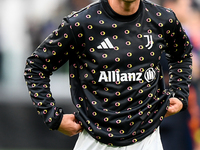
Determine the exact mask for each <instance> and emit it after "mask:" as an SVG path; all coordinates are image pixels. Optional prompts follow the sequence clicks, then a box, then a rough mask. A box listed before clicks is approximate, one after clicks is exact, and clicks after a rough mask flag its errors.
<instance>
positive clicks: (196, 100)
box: [0, 0, 200, 150]
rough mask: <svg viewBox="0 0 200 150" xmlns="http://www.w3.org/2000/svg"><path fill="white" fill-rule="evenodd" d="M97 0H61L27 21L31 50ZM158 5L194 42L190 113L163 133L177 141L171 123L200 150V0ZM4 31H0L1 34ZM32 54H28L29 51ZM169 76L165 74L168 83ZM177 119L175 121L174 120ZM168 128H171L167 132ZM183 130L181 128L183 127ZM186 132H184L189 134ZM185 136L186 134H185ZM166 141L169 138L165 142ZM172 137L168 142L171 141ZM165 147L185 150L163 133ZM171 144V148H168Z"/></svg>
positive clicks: (160, 0) (171, 0) (161, 1)
mask: <svg viewBox="0 0 200 150" xmlns="http://www.w3.org/2000/svg"><path fill="white" fill-rule="evenodd" d="M94 1H95V0H62V2H60V5H59V6H57V8H56V10H55V11H54V12H53V13H51V15H50V17H48V18H45V19H42V18H39V17H38V20H37V21H36V20H35V19H32V18H28V17H27V19H26V23H27V25H28V28H27V31H28V34H29V36H30V41H31V42H30V44H31V46H30V49H29V51H30V53H31V52H32V51H33V50H34V49H35V48H36V47H37V46H38V45H39V44H40V43H41V42H42V41H43V40H44V39H45V38H46V36H48V35H49V34H50V33H51V32H52V31H53V30H54V29H56V28H57V27H58V25H59V24H60V22H61V20H62V18H63V17H64V16H66V15H68V14H70V13H71V12H72V11H77V10H79V9H81V8H82V7H85V6H86V5H88V4H89V3H91V2H94ZM151 1H152V2H155V3H157V4H159V5H162V6H164V7H167V8H171V9H172V10H173V11H174V12H175V13H176V15H177V17H178V19H179V20H180V22H181V23H182V25H183V28H184V29H185V31H186V33H187V34H188V36H189V37H190V40H191V42H192V44H193V47H194V48H193V82H192V85H191V87H190V96H189V107H188V112H186V113H180V114H181V115H179V116H178V117H180V118H181V117H182V118H183V119H182V120H180V122H178V123H177V124H176V123H175V121H177V118H176V117H174V118H173V117H172V118H171V119H168V120H167V121H166V122H163V128H162V129H163V132H162V130H161V132H162V133H163V134H164V133H167V132H171V134H170V135H171V136H172V137H167V136H166V137H167V138H171V139H170V140H171V141H172V143H171V145H173V144H178V143H177V141H178V139H174V137H173V135H174V134H177V132H173V130H171V131H170V127H168V126H176V125H178V126H179V127H178V130H179V129H180V131H181V132H182V133H183V132H184V133H186V134H187V140H186V143H184V142H183V143H179V144H181V145H184V144H187V145H189V146H188V147H187V149H185V150H200V69H199V68H200V0H151ZM0 34H1V33H0ZM1 38H2V37H1V35H0V80H1V79H2V61H1V60H2V53H1V44H2V43H1ZM30 53H29V54H30ZM162 62H163V66H164V69H165V71H166V74H167V71H168V70H167V67H166V60H165V59H164V58H163V60H162ZM59 71H60V72H61V73H62V72H63V73H64V72H66V71H67V70H66V69H62V68H61V69H60V70H59ZM167 80H168V76H166V83H167ZM174 119H176V120H174ZM183 125H186V127H184V128H181V127H180V126H183ZM165 129H169V130H168V131H167V132H165ZM181 129H182V130H181ZM186 134H185V135H186ZM182 135H184V134H182ZM165 140H166V141H165ZM170 140H169V141H170ZM163 141H164V143H166V144H164V146H166V150H184V149H179V148H178V147H177V148H176V149H170V143H169V142H167V139H166V138H165V136H163ZM168 147H169V148H168Z"/></svg>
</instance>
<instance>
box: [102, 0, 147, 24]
mask: <svg viewBox="0 0 200 150" xmlns="http://www.w3.org/2000/svg"><path fill="white" fill-rule="evenodd" d="M101 2H102V5H103V8H104V10H105V11H106V12H107V14H108V15H109V16H111V17H112V18H113V19H115V20H117V21H122V22H129V21H132V20H134V19H136V18H137V17H138V16H139V15H140V13H141V12H142V8H143V5H142V1H140V5H139V8H138V10H137V12H136V13H134V14H133V15H129V16H123V15H120V14H118V13H116V12H115V11H114V10H113V9H112V8H111V6H110V4H109V3H108V0H101Z"/></svg>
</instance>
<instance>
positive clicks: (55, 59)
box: [24, 18, 76, 130]
mask: <svg viewBox="0 0 200 150" xmlns="http://www.w3.org/2000/svg"><path fill="white" fill-rule="evenodd" d="M71 30H72V29H71V26H70V24H69V21H68V20H67V18H64V19H63V21H62V23H61V24H60V26H59V27H58V29H56V30H55V31H53V32H52V33H51V34H50V35H49V36H48V37H47V38H46V39H45V40H44V41H43V42H42V43H41V45H40V46H39V47H38V48H37V49H36V50H35V51H34V52H33V53H32V55H31V56H30V57H28V58H27V62H26V66H25V73H24V77H25V81H26V84H27V86H28V89H29V94H30V96H31V99H32V101H33V105H34V106H35V107H36V109H37V112H38V114H39V115H40V116H41V117H42V118H43V121H44V122H45V124H46V125H47V126H48V127H49V129H50V130H56V129H58V127H59V125H60V123H61V120H62V116H63V109H62V108H58V107H56V104H55V100H54V98H53V97H52V93H51V91H50V75H52V72H53V71H56V70H57V69H58V68H59V67H61V66H62V65H63V64H64V63H65V62H67V61H68V60H69V58H70V59H73V58H72V56H73V51H74V49H75V45H76V44H75V40H74V37H73V33H72V31H71Z"/></svg>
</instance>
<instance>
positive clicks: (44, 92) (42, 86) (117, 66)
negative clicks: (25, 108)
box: [25, 1, 192, 146]
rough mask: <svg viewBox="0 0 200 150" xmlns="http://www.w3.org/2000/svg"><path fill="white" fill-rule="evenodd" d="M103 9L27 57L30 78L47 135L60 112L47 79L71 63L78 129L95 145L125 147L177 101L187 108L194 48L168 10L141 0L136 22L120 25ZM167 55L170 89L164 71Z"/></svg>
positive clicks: (83, 14) (88, 12)
mask: <svg viewBox="0 0 200 150" xmlns="http://www.w3.org/2000/svg"><path fill="white" fill-rule="evenodd" d="M100 3H101V2H97V3H95V4H92V5H90V6H88V7H86V8H85V9H83V10H82V11H79V12H76V13H74V14H71V15H70V16H68V17H67V18H64V20H63V22H62V24H61V25H60V26H59V28H58V29H57V30H55V31H54V32H53V33H52V34H51V35H50V36H49V37H48V38H47V39H46V40H45V41H44V42H43V43H42V44H41V45H40V46H39V47H38V48H37V50H36V51H35V52H34V53H33V54H32V55H31V56H30V57H29V58H28V59H27V64H26V69H25V79H26V82H27V85H28V88H29V91H30V92H29V93H30V96H31V98H32V100H33V104H34V105H35V107H37V111H38V114H39V115H41V116H42V117H43V119H44V122H45V123H46V124H47V125H48V127H49V128H50V129H57V128H58V126H59V124H60V121H61V118H62V114H63V112H62V109H61V108H57V107H56V104H55V100H54V99H53V97H52V93H51V92H50V85H49V76H50V75H51V74H52V72H53V71H56V70H57V69H58V68H60V67H61V66H62V64H64V63H65V62H66V61H68V60H69V62H70V63H69V64H70V73H69V77H70V83H71V85H70V88H71V92H72V100H73V102H74V104H75V107H76V108H77V109H78V112H76V113H75V116H76V118H77V119H78V121H79V123H80V124H81V125H82V126H83V127H84V128H85V129H86V130H87V131H88V132H89V133H90V135H92V136H93V137H94V138H95V139H96V140H98V141H100V142H103V143H106V144H108V145H111V146H124V145H129V144H132V143H136V142H138V141H140V140H142V139H144V138H145V137H146V136H148V135H149V134H151V133H152V132H154V131H155V130H156V129H157V127H158V126H159V125H160V123H161V122H162V120H163V118H164V115H165V113H166V111H167V109H168V105H169V104H168V103H169V101H168V100H169V98H170V97H171V96H172V95H174V94H175V96H176V97H178V98H179V99H180V100H181V101H182V102H183V104H184V109H185V108H186V107H187V97H188V85H189V84H190V82H191V78H192V76H191V68H192V67H191V57H192V55H191V45H190V41H189V39H188V37H187V35H186V34H185V32H184V30H183V29H182V27H181V24H180V22H179V21H178V20H177V18H176V17H175V15H174V14H173V12H172V11H171V10H169V9H165V8H162V7H160V6H157V5H155V4H151V3H150V2H147V1H142V2H141V5H140V10H141V12H140V15H139V16H133V18H132V20H131V21H130V20H129V21H123V20H120V21H119V20H116V19H115V17H116V16H113V14H110V13H109V12H110V11H108V8H107V7H105V8H104V9H103V8H102V5H100ZM102 3H104V5H107V2H102ZM104 5H103V7H104ZM105 11H107V12H105ZM108 15H109V16H108ZM163 16H165V17H164V19H163V18H162V17H163ZM112 17H113V18H112ZM124 19H126V17H124ZM129 19H130V18H129ZM164 51H165V52H166V53H167V58H168V60H169V66H170V89H169V90H168V89H164V85H163V80H164V78H163V74H162V71H161V67H160V59H161V54H162V52H164Z"/></svg>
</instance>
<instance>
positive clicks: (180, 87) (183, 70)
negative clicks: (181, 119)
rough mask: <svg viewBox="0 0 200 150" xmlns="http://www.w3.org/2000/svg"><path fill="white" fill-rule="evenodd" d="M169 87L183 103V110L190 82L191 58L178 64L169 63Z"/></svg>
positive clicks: (185, 106)
mask: <svg viewBox="0 0 200 150" xmlns="http://www.w3.org/2000/svg"><path fill="white" fill-rule="evenodd" d="M169 76H170V79H169V86H170V90H172V91H173V92H174V97H177V98H178V99H179V100H181V101H182V103H183V109H182V110H185V109H186V108H187V106H188V96H189V86H190V84H191V80H192V58H191V57H186V58H184V59H182V60H179V61H178V62H170V63H169Z"/></svg>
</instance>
